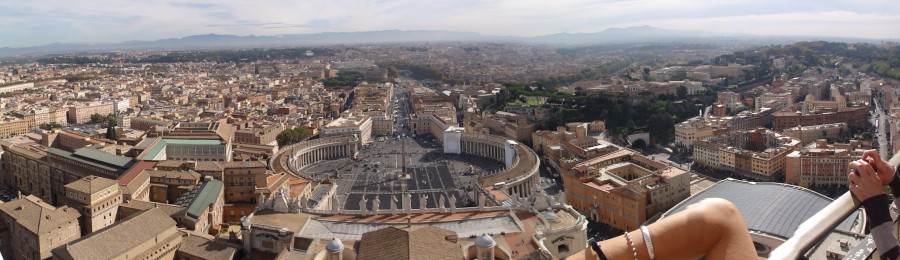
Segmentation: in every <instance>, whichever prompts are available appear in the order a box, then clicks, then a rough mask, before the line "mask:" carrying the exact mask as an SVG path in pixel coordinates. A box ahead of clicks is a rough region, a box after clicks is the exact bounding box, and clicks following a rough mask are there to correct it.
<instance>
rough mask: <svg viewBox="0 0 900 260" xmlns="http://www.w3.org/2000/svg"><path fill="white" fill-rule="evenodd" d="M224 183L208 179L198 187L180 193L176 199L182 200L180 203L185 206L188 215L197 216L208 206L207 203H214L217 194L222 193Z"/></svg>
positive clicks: (217, 196)
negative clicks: (182, 193) (180, 195)
mask: <svg viewBox="0 0 900 260" xmlns="http://www.w3.org/2000/svg"><path fill="white" fill-rule="evenodd" d="M224 187H225V184H224V183H223V182H222V181H220V180H216V179H212V180H208V181H206V182H204V183H203V185H201V186H200V187H199V188H197V189H195V190H192V191H190V192H188V193H185V194H184V195H182V197H181V198H179V199H178V200H179V201H181V200H184V201H182V203H181V205H182V206H185V207H187V211H186V212H185V213H187V215H188V216H190V217H193V218H199V217H200V216H201V215H202V214H203V211H204V210H206V209H207V208H209V204H214V203H216V200H218V199H219V194H220V193H222V190H223V188H224Z"/></svg>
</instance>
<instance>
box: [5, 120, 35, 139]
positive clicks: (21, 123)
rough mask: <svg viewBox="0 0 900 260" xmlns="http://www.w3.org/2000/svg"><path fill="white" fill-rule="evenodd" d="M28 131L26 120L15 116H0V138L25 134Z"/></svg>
mask: <svg viewBox="0 0 900 260" xmlns="http://www.w3.org/2000/svg"><path fill="white" fill-rule="evenodd" d="M27 131H28V122H27V121H25V120H23V119H21V118H16V117H11V116H3V117H2V118H0V139H2V138H10V137H13V136H17V135H21V134H25V132H27Z"/></svg>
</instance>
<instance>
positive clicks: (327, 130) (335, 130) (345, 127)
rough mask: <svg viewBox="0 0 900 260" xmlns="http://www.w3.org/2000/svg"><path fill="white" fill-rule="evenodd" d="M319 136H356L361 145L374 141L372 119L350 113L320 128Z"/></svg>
mask: <svg viewBox="0 0 900 260" xmlns="http://www.w3.org/2000/svg"><path fill="white" fill-rule="evenodd" d="M319 136H321V137H332V136H356V138H359V142H360V143H361V144H368V143H369V142H371V139H372V117H371V116H367V115H357V114H353V113H348V114H346V115H344V116H341V117H339V118H337V119H335V120H334V121H331V123H328V124H327V125H325V126H323V127H321V128H319Z"/></svg>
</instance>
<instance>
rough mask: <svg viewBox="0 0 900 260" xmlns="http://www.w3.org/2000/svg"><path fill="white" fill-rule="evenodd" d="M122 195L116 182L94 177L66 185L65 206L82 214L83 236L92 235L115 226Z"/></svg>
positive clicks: (90, 176)
mask: <svg viewBox="0 0 900 260" xmlns="http://www.w3.org/2000/svg"><path fill="white" fill-rule="evenodd" d="M120 203H122V195H121V193H120V192H119V184H118V183H117V182H116V181H115V180H110V179H107V178H103V177H97V176H93V175H89V176H85V177H84V178H81V179H78V180H77V181H74V182H72V183H69V184H66V199H65V200H64V201H63V204H65V205H68V206H69V207H72V208H73V209H76V210H78V211H79V212H81V230H82V234H85V235H87V234H90V233H93V232H95V231H97V230H100V229H103V228H105V227H108V226H110V225H112V224H113V222H115V220H116V213H117V212H118V208H119V204H120Z"/></svg>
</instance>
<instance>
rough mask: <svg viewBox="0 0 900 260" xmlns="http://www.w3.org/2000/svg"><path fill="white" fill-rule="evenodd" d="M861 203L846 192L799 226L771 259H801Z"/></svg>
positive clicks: (770, 256) (773, 252)
mask: <svg viewBox="0 0 900 260" xmlns="http://www.w3.org/2000/svg"><path fill="white" fill-rule="evenodd" d="M859 206H860V203H859V200H857V199H856V197H853V195H852V194H850V192H849V191H848V192H846V193H844V194H843V195H841V197H839V198H837V199H836V200H834V201H833V202H831V203H830V204H828V206H825V208H823V209H822V210H820V211H819V212H817V213H816V214H815V215H813V216H812V217H810V218H809V219H807V220H806V221H804V222H803V224H800V226H798V227H797V231H795V232H794V235H793V236H791V238H790V239H788V240H787V241H784V243H782V244H781V245H780V246H778V247H777V248H775V250H773V251H772V253H771V254H769V259H800V258H802V257H804V255H805V254H806V252H808V251H809V249H810V248H812V247H813V246H815V245H816V244H817V243H819V241H821V240H822V238H824V237H825V236H826V235H828V233H830V232H831V231H832V230H834V228H835V227H837V226H838V225H840V224H841V222H843V221H844V219H846V218H847V217H848V216H850V214H853V212H854V211H856V210H857V209H859Z"/></svg>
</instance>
